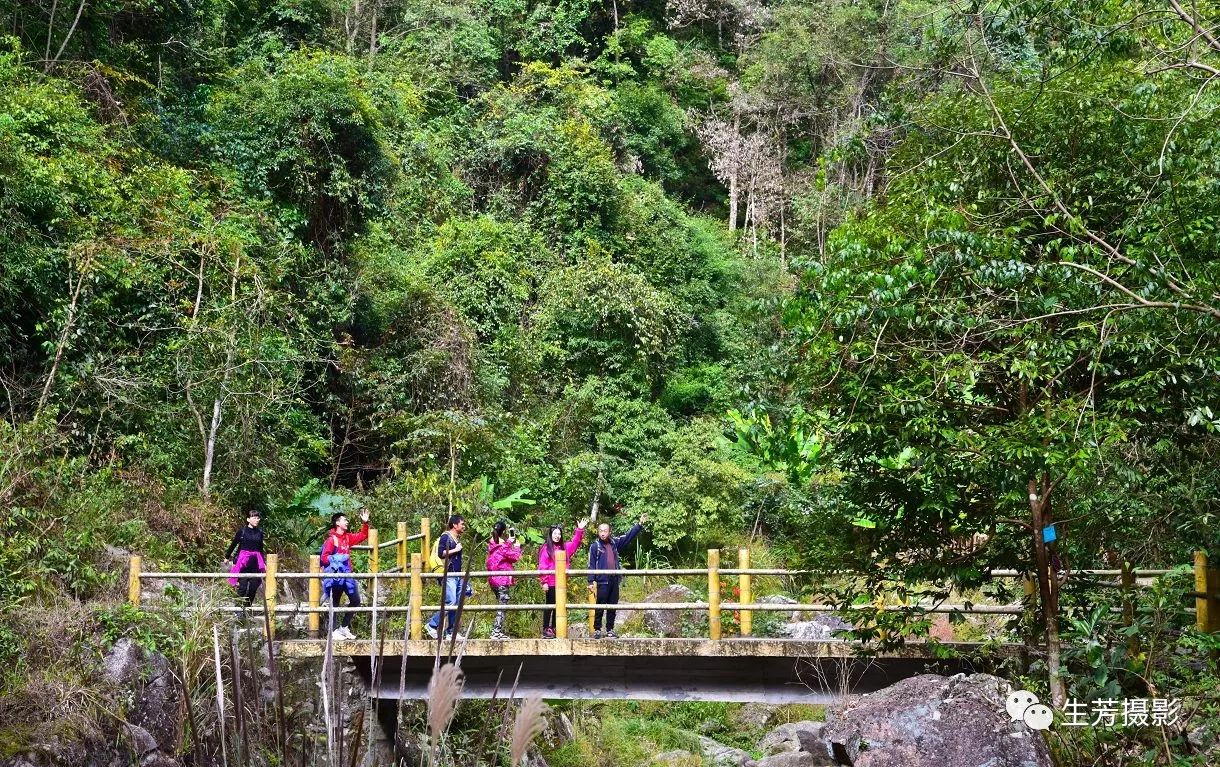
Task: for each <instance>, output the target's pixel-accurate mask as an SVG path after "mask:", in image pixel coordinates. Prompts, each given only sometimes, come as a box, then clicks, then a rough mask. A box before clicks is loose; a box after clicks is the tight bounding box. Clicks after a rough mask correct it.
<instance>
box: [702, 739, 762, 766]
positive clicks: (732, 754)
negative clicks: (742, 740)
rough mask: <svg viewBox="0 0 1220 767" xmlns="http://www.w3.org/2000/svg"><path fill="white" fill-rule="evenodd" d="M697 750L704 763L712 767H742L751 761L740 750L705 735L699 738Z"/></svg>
mask: <svg viewBox="0 0 1220 767" xmlns="http://www.w3.org/2000/svg"><path fill="white" fill-rule="evenodd" d="M699 750H700V751H702V752H703V759H704V761H705V762H706V763H707V764H709V765H711V766H712V767H742V765H746V764H750V763H751V762H752V761H753V760H752V759H750V755H749V754H747V753H746V752H745V751H742V750H741V749H740V748H733V747H731V746H726V745H724V744H723V743H720V742H719V741H715V740H712V739H711V738H709V737H707V736H705V735H700V736H699Z"/></svg>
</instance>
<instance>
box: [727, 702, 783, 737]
mask: <svg viewBox="0 0 1220 767" xmlns="http://www.w3.org/2000/svg"><path fill="white" fill-rule="evenodd" d="M778 710H779V706H776V705H773V704H770V703H747V704H745V705H744V706H742V707H741V709H740V710H738V712H737V713H736V714H735V715H734V716H733V721H734V722H736V723H737V726H738V727H740V728H741V729H743V730H747V731H749V730H761V729H763V728H765V727H769V726H770V725H771V723H772V721H774V719H775V712H776V711H778Z"/></svg>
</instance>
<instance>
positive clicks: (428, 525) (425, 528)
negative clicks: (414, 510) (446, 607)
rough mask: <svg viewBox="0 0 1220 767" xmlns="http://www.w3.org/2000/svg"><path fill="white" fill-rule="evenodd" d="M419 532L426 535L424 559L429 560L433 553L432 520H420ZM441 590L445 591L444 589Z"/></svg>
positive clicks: (425, 518) (424, 518)
mask: <svg viewBox="0 0 1220 767" xmlns="http://www.w3.org/2000/svg"><path fill="white" fill-rule="evenodd" d="M419 531H420V532H421V533H423V535H424V550H423V555H424V559H427V558H428V555H429V554H431V553H432V520H430V519H428V518H427V517H423V518H421V519H420V520H419ZM441 590H442V591H444V589H443V588H442V589H441Z"/></svg>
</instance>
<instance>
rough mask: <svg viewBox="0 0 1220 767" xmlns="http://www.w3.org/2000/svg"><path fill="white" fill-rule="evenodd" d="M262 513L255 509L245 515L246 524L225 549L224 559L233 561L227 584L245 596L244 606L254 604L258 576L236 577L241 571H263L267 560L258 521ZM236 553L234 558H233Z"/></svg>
mask: <svg viewBox="0 0 1220 767" xmlns="http://www.w3.org/2000/svg"><path fill="white" fill-rule="evenodd" d="M261 520H262V515H261V514H260V513H259V511H258V510H257V509H255V510H253V511H251V512H250V513H249V514H247V515H246V525H245V527H242V528H241V529H239V530H238V531H237V532H236V533H234V534H233V541H232V542H231V543H230V544H229V548H228V549H226V550H225V561H231V562H233V566H232V567H230V568H229V573H230V574H231V575H233V576H234V577H232V578H229V584H230V585H232V586H235V587H236V588H237V595H238V596H239V597H245V599H246V607H249V606H250V605H252V604H254V595H255V594H257V593H258V582H259V579H258V578H241V579H240V580H239V579H238V578H237V577H236V576H238V575H240V574H241V573H265V572H267V562H266V560H265V559H263V531H262V530H261V529H260V528H259V526H258V523H259V522H260V521H261ZM234 555H236V557H237V558H236V559H234Z"/></svg>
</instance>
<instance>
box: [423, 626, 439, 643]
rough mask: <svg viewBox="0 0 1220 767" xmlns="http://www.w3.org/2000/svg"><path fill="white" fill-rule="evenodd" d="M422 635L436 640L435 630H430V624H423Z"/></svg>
mask: <svg viewBox="0 0 1220 767" xmlns="http://www.w3.org/2000/svg"><path fill="white" fill-rule="evenodd" d="M424 633H425V634H427V635H428V638H429V639H436V629H434V628H432V624H431V623H425V624H424Z"/></svg>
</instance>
